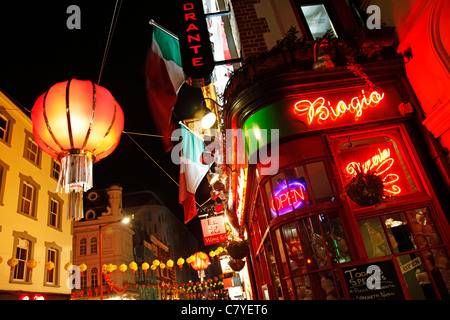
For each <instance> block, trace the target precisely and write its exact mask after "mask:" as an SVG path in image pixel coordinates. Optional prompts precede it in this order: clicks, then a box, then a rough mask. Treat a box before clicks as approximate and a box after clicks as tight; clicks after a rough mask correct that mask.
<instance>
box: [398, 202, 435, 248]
mask: <svg viewBox="0 0 450 320" xmlns="http://www.w3.org/2000/svg"><path fill="white" fill-rule="evenodd" d="M406 214H407V215H408V217H409V220H410V221H411V229H412V231H413V232H414V234H415V236H416V239H417V242H418V245H419V248H424V247H427V246H435V245H438V244H441V243H442V241H441V238H440V237H439V235H438V233H437V231H436V228H435V226H434V222H433V220H432V219H431V216H430V213H429V210H428V208H418V209H413V210H407V211H406Z"/></svg>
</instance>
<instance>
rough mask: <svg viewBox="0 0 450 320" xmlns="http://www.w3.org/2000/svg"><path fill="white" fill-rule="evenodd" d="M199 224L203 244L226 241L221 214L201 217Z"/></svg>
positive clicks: (225, 231)
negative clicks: (205, 217)
mask: <svg viewBox="0 0 450 320" xmlns="http://www.w3.org/2000/svg"><path fill="white" fill-rule="evenodd" d="M201 225H202V232H203V241H204V242H205V246H209V245H212V244H216V243H220V242H224V241H227V239H228V238H227V230H226V229H225V224H224V222H223V216H222V215H220V216H215V217H211V218H207V219H203V220H201Z"/></svg>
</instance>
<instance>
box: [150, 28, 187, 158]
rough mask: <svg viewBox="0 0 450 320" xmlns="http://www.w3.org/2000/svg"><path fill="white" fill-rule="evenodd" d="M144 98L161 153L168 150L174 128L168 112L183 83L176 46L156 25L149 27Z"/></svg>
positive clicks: (173, 104) (177, 43)
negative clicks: (159, 138)
mask: <svg viewBox="0 0 450 320" xmlns="http://www.w3.org/2000/svg"><path fill="white" fill-rule="evenodd" d="M145 75H146V89H147V99H148V103H149V107H150V112H151V114H152V118H153V122H154V123H155V125H156V127H157V129H158V131H159V132H160V133H161V135H162V136H163V144H164V149H165V151H169V150H170V149H171V148H172V143H171V141H170V137H171V135H172V132H173V130H175V129H176V126H175V124H174V123H172V110H173V107H174V106H175V104H176V102H177V94H178V91H179V90H180V87H181V85H182V84H183V83H184V81H185V75H184V72H183V68H182V66H181V54H180V44H179V42H178V39H176V38H174V37H172V36H171V35H169V34H168V33H166V32H164V31H163V30H161V29H160V28H158V27H157V26H153V37H152V45H151V50H150V51H149V53H148V56H147V60H146V65H145Z"/></svg>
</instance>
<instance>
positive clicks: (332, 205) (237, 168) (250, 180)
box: [224, 1, 450, 300]
mask: <svg viewBox="0 0 450 320" xmlns="http://www.w3.org/2000/svg"><path fill="white" fill-rule="evenodd" d="M236 2H239V1H233V5H234V9H235V15H236V19H237V22H238V25H239V21H240V20H239V17H238V15H239V10H236V7H238V6H239V4H237V5H236ZM290 3H291V4H292V5H293V8H297V9H299V12H303V15H301V17H300V18H301V19H300V18H299V19H298V21H299V26H300V27H299V29H300V33H301V34H303V35H305V34H307V33H308V32H309V31H311V30H312V29H311V26H310V25H309V24H308V21H309V20H308V19H305V17H306V18H307V16H306V15H307V13H308V12H307V11H306V10H303V9H302V6H300V5H297V4H296V2H294V1H290ZM323 8H324V9H325V12H328V16H329V17H331V18H330V21H333V19H332V18H334V21H337V23H335V27H334V29H333V30H335V32H336V35H337V34H339V35H340V37H336V35H335V37H331V38H327V37H326V36H324V37H321V38H320V39H318V38H313V40H314V41H305V39H306V40H307V37H306V36H304V37H303V38H301V39H299V37H297V33H296V32H295V31H294V30H293V29H291V30H290V31H289V32H288V33H287V35H286V36H285V37H284V38H283V39H282V40H280V41H278V42H277V45H276V46H274V47H273V48H272V49H271V50H268V51H264V52H263V53H260V54H258V55H254V56H252V57H250V56H249V57H247V59H246V60H245V61H244V63H243V65H242V67H241V68H240V69H239V70H237V71H235V72H234V74H233V75H232V77H231V79H230V81H229V83H228V86H227V88H226V90H225V93H224V98H225V101H226V105H225V116H224V120H225V127H226V128H227V129H232V130H234V132H238V133H237V134H235V136H234V137H233V148H231V149H230V150H227V152H228V153H227V161H228V163H232V165H231V168H232V173H231V177H230V178H231V181H232V183H231V187H230V194H232V195H233V199H232V202H233V203H232V205H230V208H232V213H230V216H233V217H234V220H233V222H234V225H235V227H236V228H237V229H239V230H241V233H242V234H243V236H244V235H245V237H246V239H247V240H248V243H249V252H250V254H249V255H248V256H247V263H248V264H249V269H250V270H251V275H252V280H253V281H252V282H253V291H254V294H255V297H256V298H257V299H275V300H276V299H283V300H335V299H355V300H373V299H412V300H421V299H438V300H439V299H443V300H447V299H450V264H449V260H448V253H449V244H450V241H449V240H450V239H449V235H450V228H449V224H448V217H449V212H448V208H449V203H448V200H447V198H448V189H447V188H446V184H445V180H446V177H444V176H443V175H442V172H443V171H442V168H439V167H438V166H437V165H436V161H435V159H433V158H432V156H430V154H431V155H432V154H433V152H434V153H436V145H438V143H436V140H434V138H433V136H432V135H431V134H430V133H429V132H428V131H427V130H426V128H425V127H424V125H423V124H422V121H423V120H424V119H423V117H424V116H423V111H422V109H421V104H420V101H419V100H418V98H417V96H416V95H415V93H414V90H413V88H412V86H411V84H410V82H409V80H408V77H407V76H406V72H405V57H404V56H401V55H399V54H397V52H396V46H395V43H394V39H395V36H394V33H393V32H394V29H393V28H385V29H383V28H382V29H381V30H379V31H378V33H376V34H375V33H373V32H371V31H372V30H368V29H367V28H360V29H358V28H357V29H358V33H357V36H356V38H352V40H351V41H350V40H348V39H349V38H345V36H342V35H343V34H345V31H349V30H348V28H349V26H350V24H349V23H348V22H346V23H339V21H342V19H340V18H342V16H343V15H347V16H348V15H351V10H350V7H349V6H347V7H346V8H347V9H348V10H349V11H348V12H344V11H343V10H344V9H342V7H340V8H337V7H336V6H333V2H329V1H325V2H324V5H323ZM300 9H302V10H303V11H302V10H300ZM297 15H298V14H297ZM355 20H356V19H355ZM308 27H309V29H308ZM305 29H306V30H307V31H308V32H305ZM240 30H242V28H241V27H240ZM375 31H377V30H375ZM309 35H310V36H311V34H309ZM243 38H244V36H243V35H241V43H242V39H243ZM255 39H256V38H255ZM346 39H347V40H348V41H347V40H346ZM355 39H356V41H355ZM310 40H312V39H310ZM255 41H256V40H255ZM369 44H370V45H369ZM244 52H245V48H244ZM247 52H248V51H247ZM227 139H229V137H228V136H227ZM447 178H448V177H447Z"/></svg>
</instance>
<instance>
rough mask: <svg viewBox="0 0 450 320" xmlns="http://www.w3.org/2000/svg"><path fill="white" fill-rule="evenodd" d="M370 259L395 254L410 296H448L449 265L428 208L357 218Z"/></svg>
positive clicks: (430, 297) (449, 283)
mask: <svg viewBox="0 0 450 320" xmlns="http://www.w3.org/2000/svg"><path fill="white" fill-rule="evenodd" d="M358 225H359V229H360V232H361V235H362V238H363V242H364V246H365V248H366V252H367V255H368V257H369V258H376V257H382V256H388V255H391V254H393V255H395V256H396V257H397V261H398V264H399V266H400V270H401V272H402V275H403V278H404V280H405V282H406V284H407V287H408V292H409V294H410V296H411V299H413V300H415V299H435V298H436V297H437V295H436V294H437V293H438V294H439V296H440V298H445V299H449V298H450V295H449V290H450V264H449V260H448V256H447V252H446V250H445V247H444V245H443V244H442V240H441V238H440V236H439V234H438V232H437V230H436V228H435V224H434V222H433V220H432V218H431V215H430V212H429V209H428V208H427V207H423V208H417V209H411V210H406V211H404V212H398V213H392V214H386V215H382V216H379V217H374V218H369V219H363V220H359V221H358Z"/></svg>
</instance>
